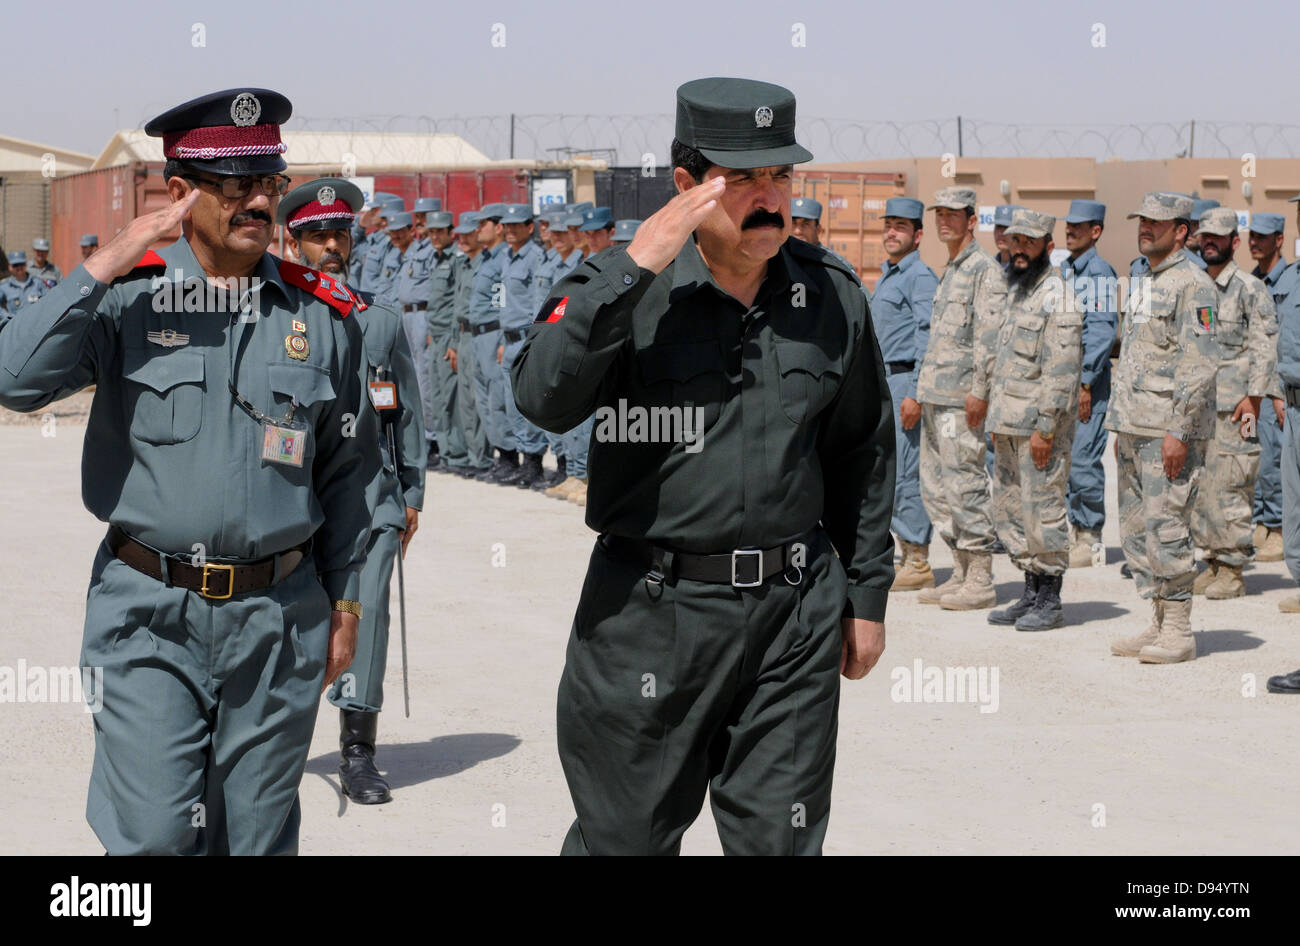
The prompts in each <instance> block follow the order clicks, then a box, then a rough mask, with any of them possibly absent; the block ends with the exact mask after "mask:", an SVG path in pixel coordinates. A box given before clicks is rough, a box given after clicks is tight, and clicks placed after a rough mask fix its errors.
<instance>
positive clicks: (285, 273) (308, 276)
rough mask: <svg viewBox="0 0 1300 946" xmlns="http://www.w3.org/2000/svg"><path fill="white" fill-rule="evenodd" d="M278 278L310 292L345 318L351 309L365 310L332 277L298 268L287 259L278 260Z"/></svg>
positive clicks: (341, 284)
mask: <svg viewBox="0 0 1300 946" xmlns="http://www.w3.org/2000/svg"><path fill="white" fill-rule="evenodd" d="M280 278H281V279H283V280H284V281H285V282H287V283H289V284H290V285H292V286H297V287H298V288H299V289H305V290H306V291H307V292H310V293H311V294H312V295H313V296H315V297H316V298H317V299H319V300H320V301H321V302H323V303H325V304H326V305H328V306H330V307H331V308H333V309H334V310H335V311H337V312H338V313H339V315H340V316H344V317H346V316H347V314H348V313H349V312H351V311H352V310H353V308H357V309H363V308H365V307H364V306H359V305H358V302H357V297H356V296H354V295H353V294H352V292H351V290H349V289H348V287H347V286H345V285H344V284H343V283H341V282H339V281H338V280H337V279H335V278H334V277H333V276H329V275H326V274H325V273H322V272H318V271H316V270H314V269H308V268H307V267H306V266H299V265H298V264H297V263H291V262H289V261H288V260H287V259H282V260H280Z"/></svg>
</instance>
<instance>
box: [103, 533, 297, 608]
mask: <svg viewBox="0 0 1300 946" xmlns="http://www.w3.org/2000/svg"><path fill="white" fill-rule="evenodd" d="M108 547H109V549H110V550H111V551H112V553H113V554H114V555H116V556H117V557H118V558H119V559H121V560H122V561H123V562H125V563H126V564H127V565H130V566H131V567H132V568H134V569H135V570H136V571H138V572H140V573H141V574H142V575H148V576H149V577H150V578H152V579H154V580H155V581H161V582H163V583H164V584H166V585H167V586H168V587H171V586H172V585H176V586H178V587H181V588H187V589H189V590H190V591H197V592H198V593H199V594H201V595H202V596H203V597H205V598H211V599H213V600H216V601H224V600H225V599H227V598H229V597H230V596H231V595H242V594H247V593H248V592H250V591H260V590H261V589H263V588H269V587H271V586H272V585H274V584H275V583H276V582H278V581H281V580H283V579H284V578H287V577H288V576H289V575H290V574H291V573H292V572H293V570H294V569H295V568H297V567H298V565H299V564H301V563H302V560H303V559H304V558H305V557H306V556H307V552H308V550H309V549H310V548H311V540H310V539H308V540H307V541H306V542H304V543H302V544H301V545H295V546H294V547H293V548H291V549H288V550H287V551H284V552H280V553H278V554H276V555H271V556H269V557H267V558H262V559H258V560H257V561H254V562H237V563H228V564H227V563H219V562H207V563H206V564H204V565H192V564H190V562H191V556H189V555H169V554H167V553H166V552H159V551H158V550H157V549H152V548H150V547H149V546H147V545H145V544H143V543H141V542H137V541H136V540H135V539H133V538H131V537H130V536H129V535H127V534H126V532H124V531H123V530H122V529H119V528H118V527H117V526H110V527H109V530H108ZM277 562H278V563H279V572H278V574H277V571H276V564H277Z"/></svg>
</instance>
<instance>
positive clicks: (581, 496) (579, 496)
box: [564, 480, 587, 506]
mask: <svg viewBox="0 0 1300 946" xmlns="http://www.w3.org/2000/svg"><path fill="white" fill-rule="evenodd" d="M564 498H565V499H567V500H568V501H569V502H571V503H573V504H574V505H575V506H585V505H587V481H586V480H578V485H577V486H575V487H574V488H573V491H572V492H570V493H569V495H568V496H566V497H564Z"/></svg>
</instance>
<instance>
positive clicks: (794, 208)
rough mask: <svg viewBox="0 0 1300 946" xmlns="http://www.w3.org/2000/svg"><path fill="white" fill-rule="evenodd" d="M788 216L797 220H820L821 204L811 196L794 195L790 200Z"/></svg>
mask: <svg viewBox="0 0 1300 946" xmlns="http://www.w3.org/2000/svg"><path fill="white" fill-rule="evenodd" d="M790 216H791V217H795V218H797V219H799V220H820V219H821V218H822V205H821V204H820V203H819V202H818V201H815V200H813V199H812V198H811V197H796V198H795V199H794V200H792V201H790Z"/></svg>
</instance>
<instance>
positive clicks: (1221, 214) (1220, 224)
mask: <svg viewBox="0 0 1300 946" xmlns="http://www.w3.org/2000/svg"><path fill="white" fill-rule="evenodd" d="M1201 232H1202V233H1209V234H1211V235H1212V236H1228V235H1229V234H1231V233H1236V232H1237V211H1235V210H1233V209H1232V208H1231V207H1211V208H1210V209H1209V210H1206V211H1203V212H1202V213H1201Z"/></svg>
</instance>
